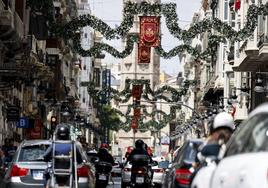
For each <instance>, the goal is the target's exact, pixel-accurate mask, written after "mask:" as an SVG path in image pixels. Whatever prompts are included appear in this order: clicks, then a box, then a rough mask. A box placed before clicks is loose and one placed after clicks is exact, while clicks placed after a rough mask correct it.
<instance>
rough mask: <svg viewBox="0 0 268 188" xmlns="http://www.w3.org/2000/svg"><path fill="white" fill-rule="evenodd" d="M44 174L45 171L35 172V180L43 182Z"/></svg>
mask: <svg viewBox="0 0 268 188" xmlns="http://www.w3.org/2000/svg"><path fill="white" fill-rule="evenodd" d="M43 174H44V172H43V171H37V170H35V171H33V179H35V180H42V179H43Z"/></svg>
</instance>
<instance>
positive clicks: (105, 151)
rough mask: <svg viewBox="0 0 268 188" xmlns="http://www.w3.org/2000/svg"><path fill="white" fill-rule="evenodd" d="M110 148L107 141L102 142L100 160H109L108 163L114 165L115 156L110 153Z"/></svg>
mask: <svg viewBox="0 0 268 188" xmlns="http://www.w3.org/2000/svg"><path fill="white" fill-rule="evenodd" d="M108 148H109V146H108V144H106V143H103V144H101V146H100V148H99V151H98V158H99V161H104V162H107V163H110V164H112V165H114V163H115V162H114V158H113V156H112V155H111V154H110V153H109V151H108Z"/></svg>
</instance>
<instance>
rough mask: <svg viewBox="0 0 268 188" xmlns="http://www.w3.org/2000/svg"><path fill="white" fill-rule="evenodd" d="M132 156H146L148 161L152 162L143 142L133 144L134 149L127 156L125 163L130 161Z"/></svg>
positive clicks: (137, 141) (138, 141)
mask: <svg viewBox="0 0 268 188" xmlns="http://www.w3.org/2000/svg"><path fill="white" fill-rule="evenodd" d="M134 155H147V156H148V157H149V159H150V161H151V162H152V161H153V160H152V157H151V155H149V154H148V152H147V151H146V149H145V143H144V142H143V140H140V139H139V140H136V142H135V148H134V149H133V150H132V151H131V153H130V154H129V156H128V158H127V161H131V158H132V157H133V156H134Z"/></svg>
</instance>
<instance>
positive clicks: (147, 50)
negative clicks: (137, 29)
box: [138, 45, 151, 64]
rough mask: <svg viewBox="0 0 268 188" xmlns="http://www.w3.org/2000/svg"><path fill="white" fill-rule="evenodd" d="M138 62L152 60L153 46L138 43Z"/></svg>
mask: <svg viewBox="0 0 268 188" xmlns="http://www.w3.org/2000/svg"><path fill="white" fill-rule="evenodd" d="M138 48H139V49H138V63H139V64H142V63H150V61H151V47H147V46H140V45H138Z"/></svg>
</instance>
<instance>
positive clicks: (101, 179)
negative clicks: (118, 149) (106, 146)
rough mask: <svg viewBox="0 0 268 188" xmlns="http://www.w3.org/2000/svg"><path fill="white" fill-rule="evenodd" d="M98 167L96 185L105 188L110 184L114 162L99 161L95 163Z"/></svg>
mask: <svg viewBox="0 0 268 188" xmlns="http://www.w3.org/2000/svg"><path fill="white" fill-rule="evenodd" d="M95 168H96V187H98V188H105V187H107V185H108V184H109V180H110V177H111V171H112V168H113V166H112V164H111V163H107V162H103V161H99V162H97V163H96V164H95Z"/></svg>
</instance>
